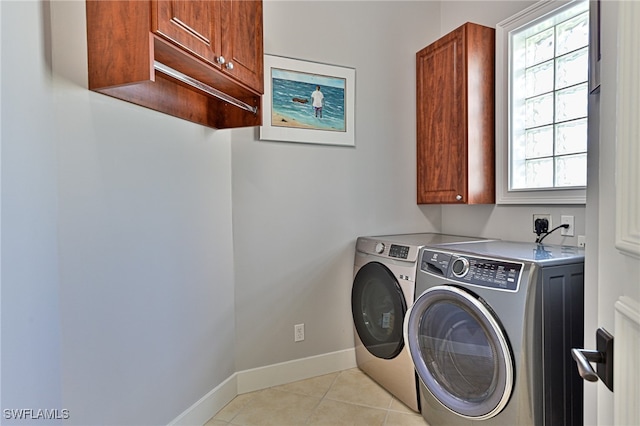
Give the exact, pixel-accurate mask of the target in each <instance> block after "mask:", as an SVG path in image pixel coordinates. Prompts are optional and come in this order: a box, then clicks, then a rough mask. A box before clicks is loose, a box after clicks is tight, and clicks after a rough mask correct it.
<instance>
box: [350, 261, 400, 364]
mask: <svg viewBox="0 0 640 426" xmlns="http://www.w3.org/2000/svg"><path fill="white" fill-rule="evenodd" d="M351 312H352V313H353V323H354V325H355V328H356V331H357V332H358V336H360V340H361V341H362V343H363V344H364V346H365V347H366V348H367V350H368V351H369V352H371V353H372V354H373V355H374V356H376V357H378V358H384V359H392V358H395V357H396V356H397V355H398V354H399V353H400V352H401V351H402V348H403V347H404V339H403V333H402V327H403V321H404V316H405V314H406V312H407V303H406V302H405V300H404V295H403V293H402V288H401V287H400V284H398V280H396V277H395V276H394V275H393V273H392V272H391V271H390V270H389V268H387V267H386V266H384V265H383V264H381V263H378V262H370V263H367V264H366V265H364V266H363V267H362V268H360V270H359V271H358V273H357V274H356V277H355V278H354V280H353V289H352V290H351Z"/></svg>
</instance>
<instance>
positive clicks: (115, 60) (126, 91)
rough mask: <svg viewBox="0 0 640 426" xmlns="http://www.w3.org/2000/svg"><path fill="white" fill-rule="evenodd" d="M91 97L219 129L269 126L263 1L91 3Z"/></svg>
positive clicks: (120, 0) (108, 0)
mask: <svg viewBox="0 0 640 426" xmlns="http://www.w3.org/2000/svg"><path fill="white" fill-rule="evenodd" d="M87 40H88V59H89V89H91V90H95V91H98V92H101V93H104V94H107V95H110V96H114V97H116V98H119V99H123V100H126V101H129V102H133V103H136V104H138V105H142V106H145V107H148V108H152V109H155V110H157V111H161V112H164V113H167V114H171V115H174V116H177V117H180V118H184V119H187V120H190V121H194V122H197V123H200V124H204V125H206V126H210V127H215V128H228V127H243V126H258V125H260V124H261V117H262V111H261V110H260V109H261V105H262V99H261V95H262V94H263V93H264V79H263V73H264V71H263V60H264V52H263V35H262V1H251V0H151V1H144V0H115V1H114V0H87Z"/></svg>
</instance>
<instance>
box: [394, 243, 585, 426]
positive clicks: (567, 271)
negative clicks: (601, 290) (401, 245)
mask: <svg viewBox="0 0 640 426" xmlns="http://www.w3.org/2000/svg"><path fill="white" fill-rule="evenodd" d="M419 256H420V267H419V271H418V272H417V276H416V294H417V295H418V297H417V298H416V300H415V302H414V304H413V305H412V306H411V308H410V310H409V312H408V314H407V315H406V319H405V330H404V333H405V340H406V341H407V345H408V347H409V352H410V355H411V358H412V361H413V363H414V366H415V369H416V371H417V374H418V376H419V379H420V399H421V404H422V415H423V417H424V418H425V420H426V421H427V422H428V423H429V424H430V425H431V426H440V425H447V426H454V425H476V424H478V425H483V426H485V425H486V426H494V425H513V426H517V425H540V426H549V425H558V426H567V425H582V424H583V414H582V410H583V402H582V398H583V382H582V379H581V378H580V376H579V375H578V372H577V369H576V368H575V365H574V363H573V360H572V358H571V349H572V348H575V347H583V346H582V344H583V332H584V307H583V303H584V251H583V250H582V249H578V248H576V247H565V246H550V245H542V244H529V243H517V242H507V241H487V242H476V243H469V244H465V245H456V244H454V245H450V246H447V247H424V248H423V249H421V251H420V254H419Z"/></svg>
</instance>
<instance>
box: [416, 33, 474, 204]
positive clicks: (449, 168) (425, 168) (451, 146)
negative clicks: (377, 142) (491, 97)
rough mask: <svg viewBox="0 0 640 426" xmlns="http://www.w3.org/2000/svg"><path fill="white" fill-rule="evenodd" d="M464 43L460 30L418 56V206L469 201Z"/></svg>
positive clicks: (430, 46)
mask: <svg viewBox="0 0 640 426" xmlns="http://www.w3.org/2000/svg"><path fill="white" fill-rule="evenodd" d="M463 41H464V40H463V34H462V31H461V30H457V31H454V32H453V33H450V34H449V35H447V36H445V37H443V38H442V39H440V40H438V41H437V42H435V43H433V44H431V45H429V46H428V47H426V48H424V49H423V50H421V51H419V52H418V53H417V55H416V65H417V142H418V143H417V157H418V163H417V171H418V176H417V185H418V203H419V204H426V203H455V202H464V200H466V186H465V182H466V180H467V174H466V162H467V161H466V155H467V151H466V149H465V134H466V132H465V128H466V118H465V117H466V112H467V111H466V108H465V107H464V105H465V99H466V91H465V84H464V81H465V74H466V73H465V67H464V56H463V54H464V45H463ZM458 196H460V197H461V198H460V199H459V200H457V199H456V197H458Z"/></svg>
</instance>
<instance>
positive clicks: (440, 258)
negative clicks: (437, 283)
mask: <svg viewBox="0 0 640 426" xmlns="http://www.w3.org/2000/svg"><path fill="white" fill-rule="evenodd" d="M523 269H524V263H521V262H513V261H506V260H499V259H490V258H481V257H474V256H468V255H463V254H456V253H447V252H441V251H437V250H423V252H422V259H421V260H420V270H421V271H423V272H427V273H430V274H434V275H440V276H442V277H444V278H447V279H449V280H453V281H457V282H460V283H465V284H472V285H476V286H480V287H489V288H495V289H498V290H506V291H518V287H519V285H520V278H521V276H522V270H523Z"/></svg>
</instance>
